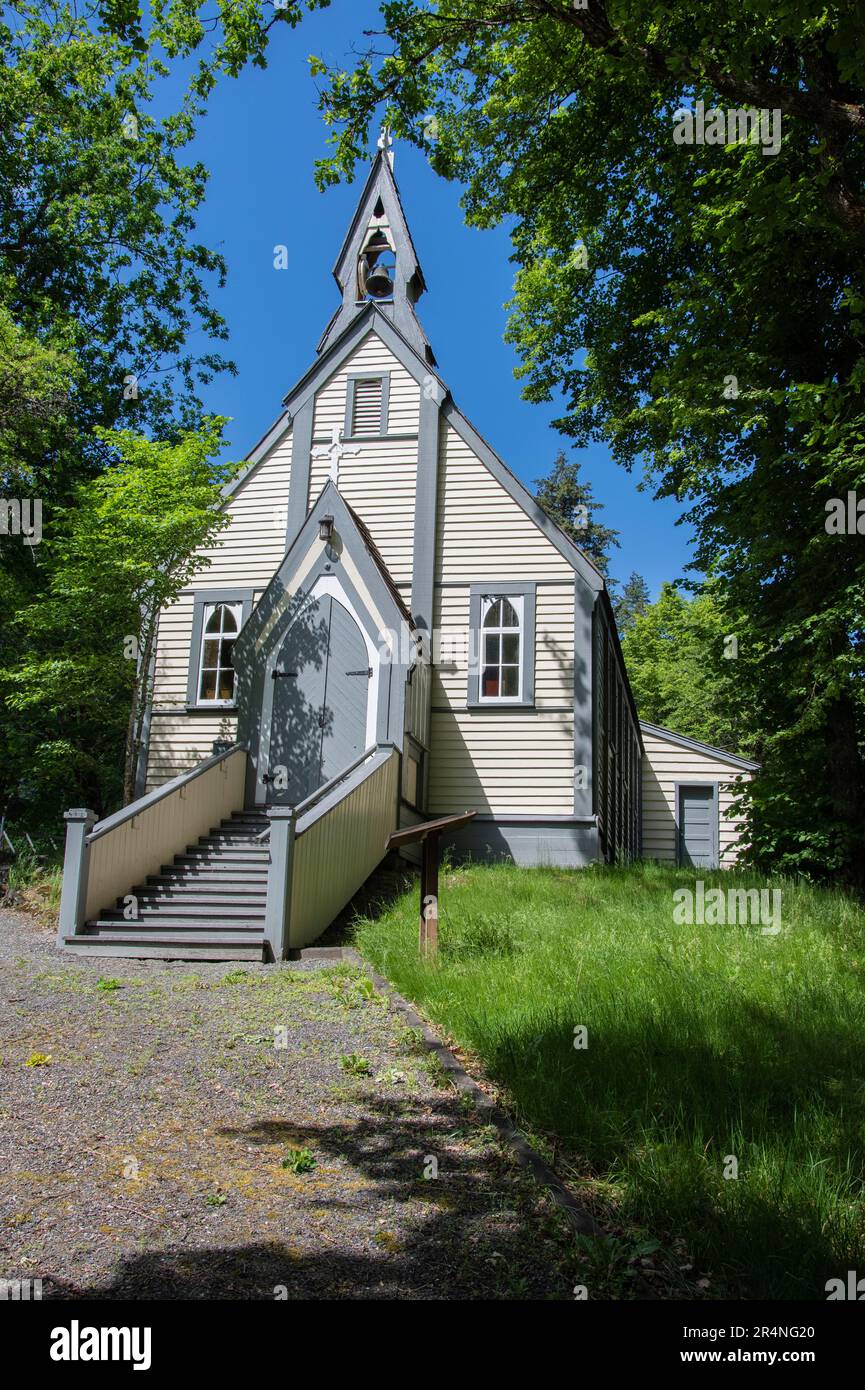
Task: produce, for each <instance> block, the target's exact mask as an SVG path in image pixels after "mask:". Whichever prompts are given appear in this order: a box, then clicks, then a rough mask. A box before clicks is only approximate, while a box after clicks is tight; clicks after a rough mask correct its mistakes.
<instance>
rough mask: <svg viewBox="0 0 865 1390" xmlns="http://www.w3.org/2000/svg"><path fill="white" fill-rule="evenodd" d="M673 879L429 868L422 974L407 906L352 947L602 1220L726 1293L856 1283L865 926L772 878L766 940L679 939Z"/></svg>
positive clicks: (364, 927)
mask: <svg viewBox="0 0 865 1390" xmlns="http://www.w3.org/2000/svg"><path fill="white" fill-rule="evenodd" d="M702 876H703V877H704V880H705V882H706V884H707V886H708V885H709V884H713V885H718V886H721V887H723V888H725V889H727V888H730V887H753V886H757V887H761V886H766V885H765V883H764V882H761V881H758V880H756V879H755V878H753V877H749V876H745V875H739V874H736V875H731V874H709V873H705V874H704V875H702ZM689 886H690V887H691V888H693V886H694V873H693V871H691V873H690V875H689V874H687V873H685V872H680V871H676V870H669V869H664V868H661V867H659V866H653V865H640V866H635V867H633V868H628V869H604V868H600V867H599V868H597V869H587V870H577V871H567V870H556V869H532V870H525V869H517V868H514V867H512V866H508V865H501V866H495V867H480V866H472V867H468V868H466V869H461V870H456V871H450V872H448V873H447V874H446V875H445V876H444V879H443V883H442V904H441V911H442V927H441V942H442V949H441V952H440V955H439V958H438V960H437V961H436V962H435V963H425V962H424V961H422V960H421V959H419V957H418V951H417V926H416V922H417V901H416V897H415V894H414V893H410V894H407V895H406V896H405V897H404V898H402V899H400V900H399V901H398V902H397V903H396V904H394V905H393V906H392V907H390V908H389V909H388V910H386V911H385V912H383V914H382V915H380V916H378V917H376V918H373V917H370V918H366V919H364V920H362V921H359V922H358V923H357V925H356V934H357V942H358V945H359V948H360V949H361V950H362V951H363V953H364V954H365V955H366V956H367V957H368V958H369V959H370V960H372V961H373V962H374V963H375V965H376V966H377V967H378V968H379V969H380V970H381V971H382V973H383V974H385V975H387V976H388V977H389V978H390V979H391V980H392V981H393V982H394V984H395V985H396V986H397V988H398V989H400V990H401V991H402V992H403V993H405V994H407V995H409V996H410V997H411V998H413V999H414V1000H416V1001H417V1002H418V1003H419V1004H420V1006H421V1007H422V1008H423V1010H424V1011H425V1012H426V1014H427V1015H428V1016H429V1017H430V1018H431V1019H432V1020H434V1021H435V1022H437V1023H439V1024H440V1025H442V1026H443V1028H444V1029H446V1030H447V1031H448V1032H449V1033H450V1034H451V1036H453V1037H454V1038H456V1039H457V1040H458V1041H459V1042H460V1043H461V1044H462V1045H464V1046H466V1047H468V1048H470V1049H472V1050H473V1051H475V1052H476V1053H477V1054H478V1055H479V1057H480V1059H481V1060H482V1063H483V1065H484V1068H485V1070H486V1071H487V1073H488V1075H489V1076H490V1077H491V1078H492V1079H494V1080H495V1081H496V1082H497V1083H499V1085H500V1086H501V1087H502V1088H504V1090H505V1092H506V1093H507V1096H508V1099H509V1101H510V1104H511V1106H512V1108H513V1110H514V1111H515V1113H516V1116H517V1118H518V1120H519V1121H520V1123H522V1124H523V1125H525V1126H526V1127H527V1128H528V1129H529V1130H532V1131H534V1132H535V1133H536V1134H539V1135H543V1136H555V1138H556V1140H557V1141H558V1142H559V1144H560V1145H561V1146H563V1147H564V1150H565V1154H564V1161H565V1165H566V1167H568V1168H569V1170H570V1173H571V1176H576V1175H579V1176H582V1177H584V1178H589V1179H591V1180H592V1190H593V1191H594V1193H595V1194H596V1195H597V1194H602V1195H603V1197H604V1199H605V1201H606V1202H607V1204H608V1211H609V1213H610V1214H614V1215H615V1218H616V1220H618V1221H621V1222H624V1223H628V1222H631V1223H634V1224H635V1225H639V1226H641V1227H643V1228H646V1227H648V1228H649V1229H650V1230H651V1231H652V1232H653V1233H654V1234H655V1235H656V1236H657V1237H658V1238H659V1239H661V1240H665V1241H668V1240H675V1239H677V1238H679V1239H684V1240H685V1241H686V1242H687V1245H688V1248H689V1250H690V1252H691V1254H692V1255H693V1257H694V1258H695V1259H696V1260H698V1261H699V1262H700V1265H701V1266H702V1268H703V1269H705V1270H708V1271H710V1272H711V1274H712V1286H713V1287H714V1288H717V1287H721V1288H723V1289H725V1290H726V1291H728V1293H729V1294H730V1295H732V1296H741V1297H749V1298H750V1297H768V1298H806V1299H807V1298H825V1290H824V1285H825V1282H826V1280H827V1279H829V1278H833V1277H837V1276H843V1275H844V1274H845V1273H846V1271H847V1270H848V1269H856V1268H857V1267H858V1268H859V1271H860V1273H865V1238H863V1232H865V1206H863V1191H865V1189H863V1177H865V1159H863V1141H865V988H863V980H865V913H863V911H862V909H861V908H860V907H858V906H857V905H856V904H855V903H854V902H853V901H851V900H850V899H849V898H847V897H845V896H843V895H842V894H840V893H833V892H828V891H825V890H820V889H817V888H813V887H810V886H808V885H805V884H801V883H796V882H792V881H774V882H773V883H772V884H771V885H770V886H771V887H772V888H780V889H781V890H782V915H781V931H780V932H779V933H778V934H777V935H774V936H773V935H765V934H763V932H762V930H761V926H760V925H759V924H756V925H740V926H701V925H695V926H688V925H677V924H676V923H675V922H674V920H673V890H674V888H676V887H689ZM581 1025H582V1026H584V1027H585V1028H586V1029H587V1041H588V1045H587V1047H586V1048H585V1050H577V1049H576V1048H575V1047H574V1040H575V1038H574V1029H575V1028H576V1027H578V1026H581ZM731 1155H732V1156H734V1157H735V1159H736V1160H737V1162H738V1177H737V1178H733V1177H730V1178H725V1176H724V1172H725V1167H726V1171H727V1172H730V1171H732V1170H733V1165H732V1164H731V1163H729V1161H727V1160H728V1156H731ZM719 1281H720V1283H719Z"/></svg>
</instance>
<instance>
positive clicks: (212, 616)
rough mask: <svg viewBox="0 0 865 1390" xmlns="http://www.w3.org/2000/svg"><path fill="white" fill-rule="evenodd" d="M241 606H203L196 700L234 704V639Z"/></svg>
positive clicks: (203, 703) (237, 630) (237, 629)
mask: <svg viewBox="0 0 865 1390" xmlns="http://www.w3.org/2000/svg"><path fill="white" fill-rule="evenodd" d="M242 612H243V605H242V604H240V603H208V604H206V605H205V609H204V621H203V624H202V632H201V653H200V657H199V666H198V703H199V704H200V705H223V704H233V703H234V639H235V638H236V636H237V634H238V632H239V631H240V627H241V623H242Z"/></svg>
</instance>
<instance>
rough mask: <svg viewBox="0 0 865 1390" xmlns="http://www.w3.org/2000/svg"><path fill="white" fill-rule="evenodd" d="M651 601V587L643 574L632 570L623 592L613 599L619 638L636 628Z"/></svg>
mask: <svg viewBox="0 0 865 1390" xmlns="http://www.w3.org/2000/svg"><path fill="white" fill-rule="evenodd" d="M650 601H651V595H650V594H649V586H648V584H647V583H646V581H645V579H644V578H643V576H642V575H641V574H637V571H636V570H631V573H630V575H629V576H628V578H627V580H626V581H625V583H624V584H623V585H622V591H621V593H620V594H618V595H617V596H616V597H615V598H614V599H613V613H614V615H615V618H616V627H617V628H618V630H619V636H620V637H623V636H624V634H625V633H626V632H629V631H630V630H631V628H632V627H633V626H634V623H635V622H636V621H637V619H638V618H639V617H640V616H641V615H642V614H643V613H645V612H646V610H647V608H648V607H649V603H650Z"/></svg>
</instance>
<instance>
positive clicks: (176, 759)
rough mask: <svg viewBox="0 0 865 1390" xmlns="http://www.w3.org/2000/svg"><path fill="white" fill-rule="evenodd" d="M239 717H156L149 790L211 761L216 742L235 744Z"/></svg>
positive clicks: (217, 715) (153, 729)
mask: <svg viewBox="0 0 865 1390" xmlns="http://www.w3.org/2000/svg"><path fill="white" fill-rule="evenodd" d="M236 734H237V715H236V714H228V713H222V714H220V713H215V714H213V715H210V714H182V713H180V712H179V711H178V713H177V714H154V715H153V718H152V722H151V725H150V758H149V760H148V764H147V788H146V789H147V791H152V790H153V788H154V787H161V786H162V783H163V782H168V781H170V780H171V778H172V777H176V776H177V775H178V774H179V773H181V772H189V771H190V769H192V768H193V767H195V766H196V765H197V764H198V763H200V762H203V761H204V759H205V758H209V757H210V755H211V754H212V752H213V744H214V741H215V740H217V739H218V740H221V741H224V742H226V743H233V742H234V739H235V737H236Z"/></svg>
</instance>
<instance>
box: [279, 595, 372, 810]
mask: <svg viewBox="0 0 865 1390" xmlns="http://www.w3.org/2000/svg"><path fill="white" fill-rule="evenodd" d="M371 674H372V671H371V668H370V666H369V656H368V654H367V649H366V643H365V641H364V639H363V634H362V633H361V631H360V628H359V627H358V625H357V623H356V622H355V620H354V618H353V617H352V615H351V614H350V613H349V611H348V609H347V608H345V607H344V605H343V604H341V603H340V602H339V601H338V600H337V599H335V598H333V597H332V596H331V595H330V594H326V595H323V596H322V597H321V598H320V599H318V600H317V601H315V602H314V603H312V604H310V605H309V607H308V608H307V610H306V611H305V612H304V614H303V615H302V616H300V617H298V618H297V619H296V620H295V621H294V623H292V625H291V627H290V628H289V630H288V633H287V634H286V637H285V640H284V642H283V644H282V647H281V648H280V650H279V652H278V654H277V659H276V663H275V666H274V670H273V673H272V676H271V681H272V685H273V691H272V701H271V712H270V720H269V730H268V732H269V747H268V749H267V752H266V757H265V758H264V759H263V761H266V764H267V766H266V768H265V770H264V776H263V779H262V780H263V781H264V784H265V786H266V789H267V790H266V797H265V799H266V801H268V802H271V803H272V802H279V803H284V804H286V805H290V806H293V805H296V804H297V803H298V802H299V801H303V799H304V798H305V797H307V796H310V795H311V794H312V792H314V791H316V789H317V788H318V787H320V786H321V785H322V783H324V782H327V781H329V780H330V778H331V777H335V776H336V775H337V773H339V772H341V771H342V769H343V768H344V767H346V766H347V765H348V764H349V763H351V762H353V761H354V759H355V758H357V757H359V756H360V754H361V753H362V752H363V750H364V748H365V746H366V728H367V705H368V702H369V687H370V676H371ZM265 722H266V723H267V722H268V721H265ZM262 753H263V754H264V753H265V750H264V748H263V749H262Z"/></svg>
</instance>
